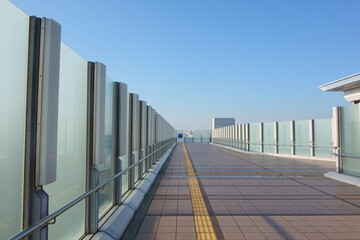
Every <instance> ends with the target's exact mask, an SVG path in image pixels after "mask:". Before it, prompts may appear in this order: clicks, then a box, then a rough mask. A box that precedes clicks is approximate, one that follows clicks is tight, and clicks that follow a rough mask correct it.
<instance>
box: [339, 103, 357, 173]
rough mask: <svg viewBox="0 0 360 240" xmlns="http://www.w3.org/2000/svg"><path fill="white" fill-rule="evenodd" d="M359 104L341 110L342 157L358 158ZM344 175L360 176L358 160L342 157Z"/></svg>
mask: <svg viewBox="0 0 360 240" xmlns="http://www.w3.org/2000/svg"><path fill="white" fill-rule="evenodd" d="M359 106H360V105H359V104H354V105H349V106H346V107H342V108H341V131H342V134H341V151H342V154H344V155H352V156H358V157H360V147H359V143H360V119H359ZM342 159H343V170H344V173H347V174H351V175H356V176H360V159H358V158H350V157H343V158H342Z"/></svg>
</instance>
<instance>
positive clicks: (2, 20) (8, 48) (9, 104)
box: [0, 0, 29, 239]
mask: <svg viewBox="0 0 360 240" xmlns="http://www.w3.org/2000/svg"><path fill="white" fill-rule="evenodd" d="M0 25H1V33H0V35H1V37H0V53H1V57H0V69H1V70H0V72H1V77H0V86H1V87H0V111H1V117H0V191H1V194H0V239H8V238H9V237H11V236H13V235H15V234H16V233H17V232H19V231H20V230H21V224H22V223H21V219H22V198H23V195H22V190H21V189H23V172H24V168H23V164H24V162H23V160H24V139H25V110H26V107H25V106H26V101H25V100H26V78H27V59H28V55H27V53H28V40H29V32H28V30H29V18H28V16H27V15H26V14H24V13H23V12H22V11H21V10H19V9H18V8H17V7H15V6H14V5H13V4H12V3H10V2H9V1H6V0H0ZM9 183H11V187H9Z"/></svg>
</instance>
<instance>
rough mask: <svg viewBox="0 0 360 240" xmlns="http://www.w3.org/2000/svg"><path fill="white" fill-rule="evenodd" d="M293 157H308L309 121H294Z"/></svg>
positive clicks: (309, 152)
mask: <svg viewBox="0 0 360 240" xmlns="http://www.w3.org/2000/svg"><path fill="white" fill-rule="evenodd" d="M295 145H296V146H295V155H305V156H310V154H311V148H310V138H309V120H300V121H295Z"/></svg>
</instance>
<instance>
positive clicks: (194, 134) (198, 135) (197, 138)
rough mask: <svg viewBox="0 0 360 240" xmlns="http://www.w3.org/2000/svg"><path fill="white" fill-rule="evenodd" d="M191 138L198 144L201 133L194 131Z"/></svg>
mask: <svg viewBox="0 0 360 240" xmlns="http://www.w3.org/2000/svg"><path fill="white" fill-rule="evenodd" d="M193 136H194V142H197V143H199V142H201V137H202V136H201V131H199V130H194V131H193Z"/></svg>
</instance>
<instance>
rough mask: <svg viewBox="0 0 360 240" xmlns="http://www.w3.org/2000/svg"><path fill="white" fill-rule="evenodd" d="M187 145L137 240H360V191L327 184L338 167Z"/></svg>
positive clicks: (178, 153) (167, 173)
mask: <svg viewBox="0 0 360 240" xmlns="http://www.w3.org/2000/svg"><path fill="white" fill-rule="evenodd" d="M185 146H186V147H185V148H184V146H183V144H178V145H177V147H176V149H175V150H174V153H173V155H172V157H171V158H170V159H169V161H170V162H169V165H168V167H167V169H166V171H165V174H164V176H163V178H162V180H161V183H160V186H159V187H158V189H157V192H156V194H155V197H154V198H153V200H152V202H151V205H150V207H149V209H148V211H147V213H146V216H145V218H144V220H143V222H142V225H141V227H140V229H139V232H138V234H137V237H136V239H138V240H147V239H157V240H160V239H166V240H171V239H176V240H180V239H188V240H192V239H194V240H195V239H254V240H261V239H311V240H313V239H360V188H359V187H355V186H351V185H348V184H345V183H341V182H337V181H335V180H331V179H327V178H324V177H323V173H325V172H328V171H332V170H334V168H335V165H334V164H333V163H330V162H323V161H310V160H300V159H287V158H276V157H271V156H260V155H253V154H244V153H239V152H235V151H231V150H227V149H224V148H221V147H218V146H214V145H210V144H201V143H192V144H191V143H187V144H186V145H185ZM187 153H188V154H187ZM188 157H190V159H188ZM191 171H193V173H192V172H191ZM198 189H200V190H198ZM197 215H199V216H198V217H197ZM207 216H208V218H207Z"/></svg>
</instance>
